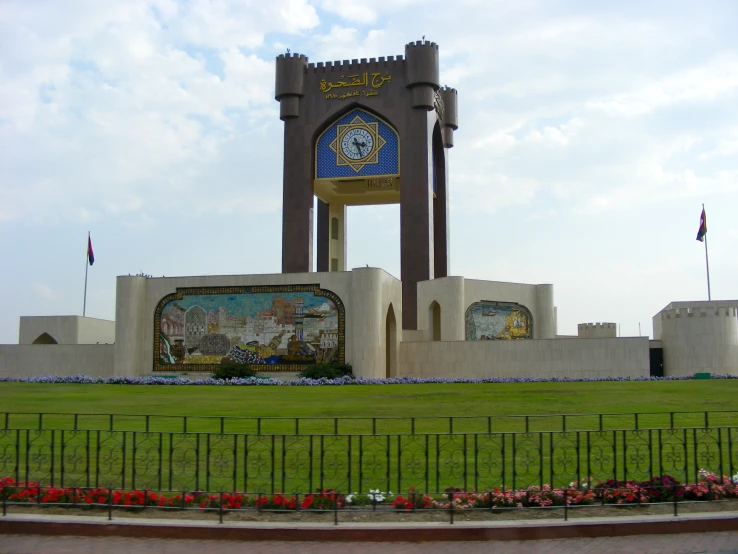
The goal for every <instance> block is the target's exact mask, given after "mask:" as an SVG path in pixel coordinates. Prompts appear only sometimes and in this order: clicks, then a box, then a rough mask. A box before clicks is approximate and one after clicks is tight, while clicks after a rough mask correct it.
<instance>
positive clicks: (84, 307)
mask: <svg viewBox="0 0 738 554" xmlns="http://www.w3.org/2000/svg"><path fill="white" fill-rule="evenodd" d="M89 267H90V232H89V231H87V248H85V301H84V304H82V317H85V313H86V311H87V268H89Z"/></svg>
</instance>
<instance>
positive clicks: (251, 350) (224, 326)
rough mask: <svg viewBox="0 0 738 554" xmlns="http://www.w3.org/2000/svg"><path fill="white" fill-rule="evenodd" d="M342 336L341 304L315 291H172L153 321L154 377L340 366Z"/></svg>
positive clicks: (322, 291)
mask: <svg viewBox="0 0 738 554" xmlns="http://www.w3.org/2000/svg"><path fill="white" fill-rule="evenodd" d="M344 329H345V310H344V306H343V303H342V302H341V299H340V298H339V297H338V295H336V294H335V293H333V292H331V291H329V290H325V289H321V288H320V287H319V286H318V285H278V286H259V287H208V288H185V289H177V292H176V293H174V294H170V295H168V296H165V297H164V298H162V300H161V301H160V302H159V304H158V305H157V307H156V311H155V314H154V371H215V370H217V369H218V368H219V367H220V366H221V364H224V363H228V364H232V363H235V364H245V365H250V366H263V367H256V368H255V369H258V370H259V371H300V370H302V369H304V368H305V367H307V366H309V365H311V364H316V363H331V362H341V363H343V362H344V361H345V352H344Z"/></svg>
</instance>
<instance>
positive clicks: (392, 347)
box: [384, 304, 397, 379]
mask: <svg viewBox="0 0 738 554" xmlns="http://www.w3.org/2000/svg"><path fill="white" fill-rule="evenodd" d="M384 327H385V337H384V338H385V340H384V344H385V371H384V375H385V377H386V378H387V379H389V378H390V377H397V320H396V319H395V309H394V308H393V307H392V304H390V305H389V309H388V310H387V318H386V321H385V326H384Z"/></svg>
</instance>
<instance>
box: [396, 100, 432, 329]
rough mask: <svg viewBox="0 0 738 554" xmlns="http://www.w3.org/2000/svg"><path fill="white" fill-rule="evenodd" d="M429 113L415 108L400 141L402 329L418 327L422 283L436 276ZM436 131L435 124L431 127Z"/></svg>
mask: <svg viewBox="0 0 738 554" xmlns="http://www.w3.org/2000/svg"><path fill="white" fill-rule="evenodd" d="M429 117H430V116H429V114H428V112H427V111H425V110H422V111H421V110H412V111H411V112H410V113H409V114H408V133H407V135H406V137H403V138H401V140H400V167H401V175H400V191H401V193H400V266H401V275H402V277H401V278H402V328H403V329H417V328H418V322H417V312H418V310H417V291H418V282H419V281H427V280H428V279H433V277H434V263H435V261H434V257H433V254H434V252H433V249H434V246H433V233H434V228H433V183H432V177H433V176H432V173H431V171H430V168H431V164H432V159H431V157H432V156H431V154H432V151H431V148H429V143H430V137H429V136H428V135H429V130H428V119H429ZM431 130H432V127H431Z"/></svg>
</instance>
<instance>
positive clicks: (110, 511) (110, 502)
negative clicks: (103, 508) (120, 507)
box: [108, 489, 113, 521]
mask: <svg viewBox="0 0 738 554" xmlns="http://www.w3.org/2000/svg"><path fill="white" fill-rule="evenodd" d="M112 519H113V489H108V521H110V520H112Z"/></svg>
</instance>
